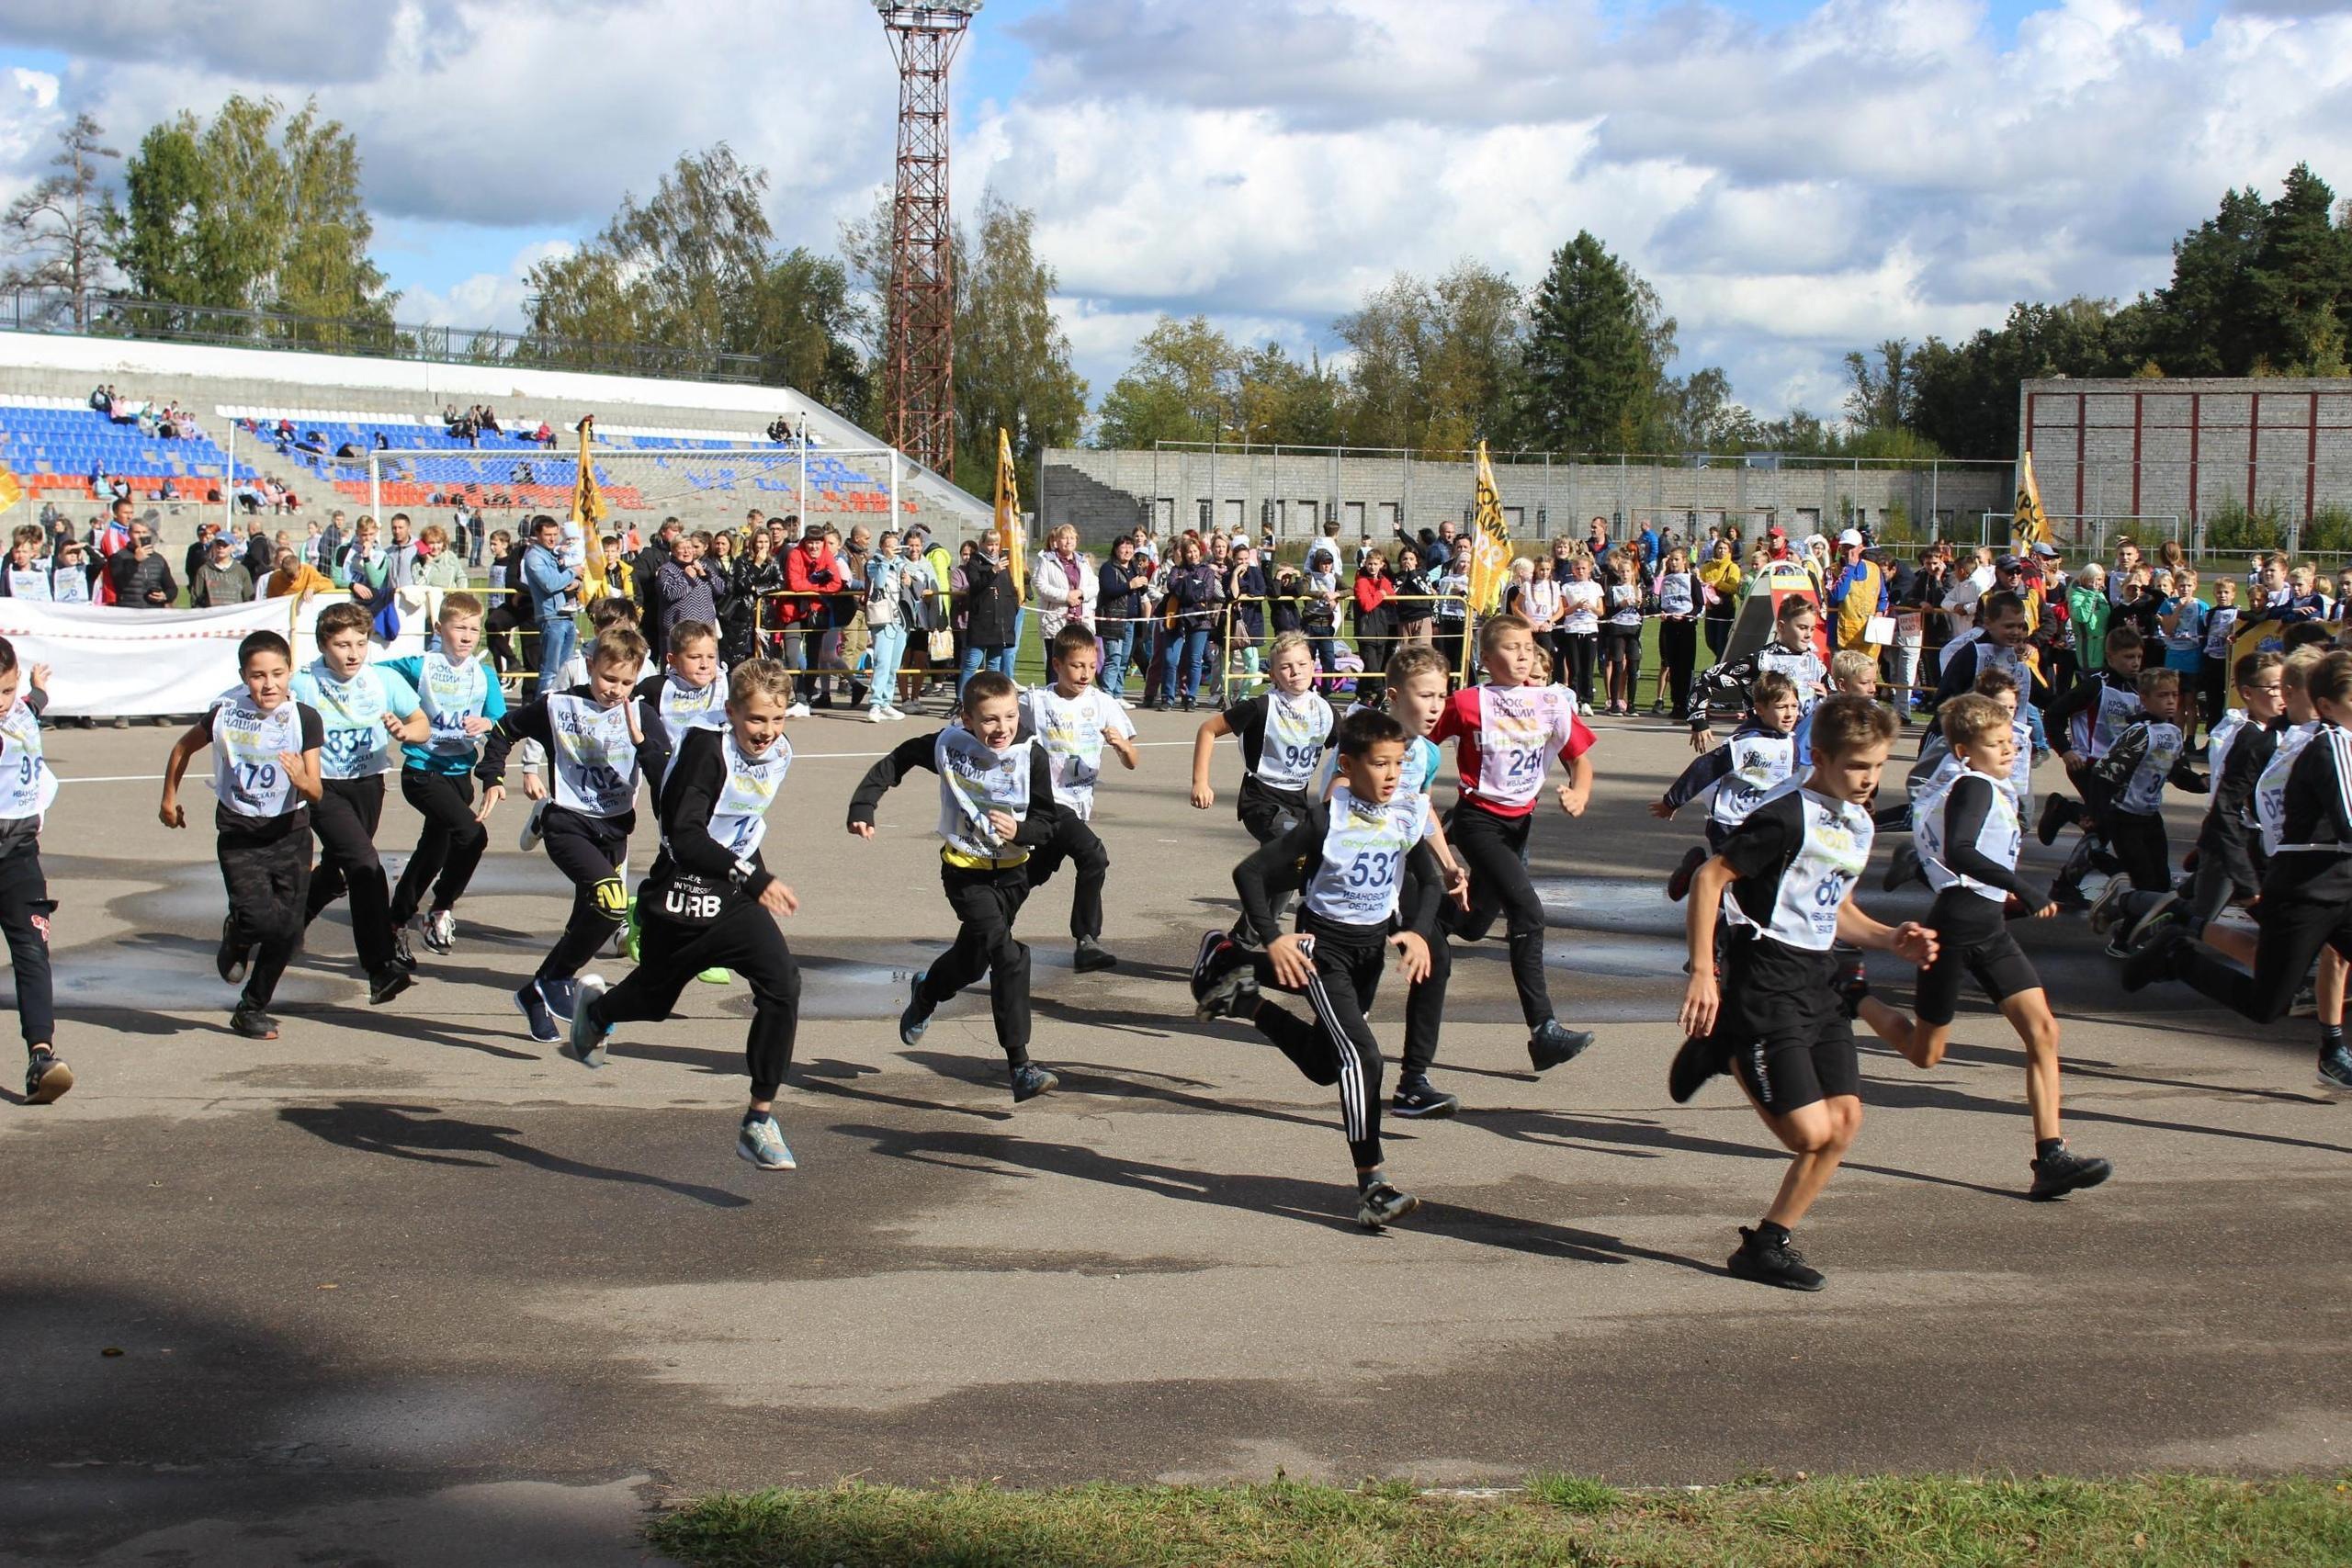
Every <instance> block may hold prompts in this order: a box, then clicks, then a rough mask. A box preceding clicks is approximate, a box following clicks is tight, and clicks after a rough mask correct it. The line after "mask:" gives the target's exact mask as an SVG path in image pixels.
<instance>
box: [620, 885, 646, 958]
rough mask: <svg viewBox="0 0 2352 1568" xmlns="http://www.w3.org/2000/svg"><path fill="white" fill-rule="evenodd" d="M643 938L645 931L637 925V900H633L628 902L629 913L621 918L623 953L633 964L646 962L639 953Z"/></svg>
mask: <svg viewBox="0 0 2352 1568" xmlns="http://www.w3.org/2000/svg"><path fill="white" fill-rule="evenodd" d="M643 937H644V931H643V930H642V928H640V927H639V925H638V923H637V900H636V899H634V898H631V899H630V900H629V901H628V913H627V914H625V915H623V916H622V917H621V951H622V952H623V953H626V954H627V955H628V961H629V962H630V963H631V964H642V963H644V962H645V959H644V956H643V955H642V954H641V953H639V946H640V945H641V942H642V940H643Z"/></svg>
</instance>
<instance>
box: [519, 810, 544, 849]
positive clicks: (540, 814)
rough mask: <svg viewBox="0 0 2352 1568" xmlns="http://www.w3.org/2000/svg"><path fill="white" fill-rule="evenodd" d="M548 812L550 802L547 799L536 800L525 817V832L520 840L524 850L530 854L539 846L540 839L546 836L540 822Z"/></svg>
mask: <svg viewBox="0 0 2352 1568" xmlns="http://www.w3.org/2000/svg"><path fill="white" fill-rule="evenodd" d="M547 814H548V803H547V802H546V801H544V800H535V801H533V802H531V810H530V814H529V815H528V816H526V817H525V818H523V833H522V838H521V840H520V841H521V843H522V846H523V852H524V853H525V854H529V853H530V852H532V851H533V850H536V849H537V848H538V847H539V840H540V839H541V838H542V837H544V836H545V835H543V834H542V833H541V832H540V831H539V824H540V821H541V819H542V818H545V817H546V816H547Z"/></svg>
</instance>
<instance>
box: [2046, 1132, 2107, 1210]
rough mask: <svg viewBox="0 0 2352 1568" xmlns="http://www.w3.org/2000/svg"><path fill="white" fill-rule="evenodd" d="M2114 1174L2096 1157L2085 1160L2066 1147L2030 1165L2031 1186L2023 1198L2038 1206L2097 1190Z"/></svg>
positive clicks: (2053, 1151) (2085, 1158)
mask: <svg viewBox="0 0 2352 1568" xmlns="http://www.w3.org/2000/svg"><path fill="white" fill-rule="evenodd" d="M2114 1174H2115V1167H2114V1166H2113V1165H2111V1164H2109V1162H2108V1161H2106V1160H2103V1159H2099V1158H2097V1157H2096V1156H2091V1157H2086V1156H2082V1155H2078V1154H2076V1153H2075V1151H2074V1150H2072V1149H2070V1148H2068V1147H2067V1146H2066V1145H2064V1144H2060V1145H2058V1146H2057V1147H2056V1148H2054V1149H2052V1150H2051V1151H2050V1152H2049V1153H2048V1154H2046V1155H2043V1156H2041V1158H2040V1159H2037V1160H2035V1161H2034V1162H2033V1186H2032V1187H2031V1188H2030V1189H2028V1190H2027V1192H2026V1196H2027V1197H2028V1198H2030V1199H2031V1200H2032V1201H2035V1202H2037V1203H2047V1202H2050V1201H2052V1200H2053V1199H2057V1198H2064V1196H2065V1195H2066V1194H2067V1193H2069V1192H2074V1191H2078V1190H2081V1189H2083V1188H2086V1187H2097V1186H2098V1184H2099V1183H2100V1182H2102V1181H2105V1180H2106V1179H2108V1178H2109V1177H2110V1176H2112V1175H2114Z"/></svg>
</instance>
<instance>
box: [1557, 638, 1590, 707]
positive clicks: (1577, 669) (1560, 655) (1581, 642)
mask: <svg viewBox="0 0 2352 1568" xmlns="http://www.w3.org/2000/svg"><path fill="white" fill-rule="evenodd" d="M1599 657H1600V633H1599V632H1554V633H1553V634H1552V682H1553V684H1555V685H1560V686H1566V687H1568V688H1569V689H1571V690H1572V691H1574V692H1575V693H1576V694H1577V705H1578V706H1580V707H1583V708H1585V709H1586V710H1588V711H1589V710H1590V709H1591V707H1592V666H1593V661H1594V660H1596V659H1597V658H1599Z"/></svg>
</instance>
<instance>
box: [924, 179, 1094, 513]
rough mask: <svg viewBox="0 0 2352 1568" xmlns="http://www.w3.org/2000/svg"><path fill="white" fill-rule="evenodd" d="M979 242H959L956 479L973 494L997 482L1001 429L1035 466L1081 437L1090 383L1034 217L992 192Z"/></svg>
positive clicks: (982, 213)
mask: <svg viewBox="0 0 2352 1568" xmlns="http://www.w3.org/2000/svg"><path fill="white" fill-rule="evenodd" d="M977 216H978V235H979V241H978V244H977V245H975V246H973V247H971V248H970V249H969V250H967V249H966V248H965V247H964V246H963V245H961V244H958V245H956V248H955V251H954V253H953V254H955V255H956V258H957V265H956V476H955V477H956V482H957V483H959V484H961V485H962V486H963V487H964V488H965V489H966V490H968V491H971V492H972V493H973V494H975V495H986V494H989V493H990V491H991V490H992V488H993V486H994V485H995V482H996V433H997V431H998V430H1000V429H1002V430H1004V431H1005V432H1007V433H1008V434H1010V435H1011V436H1012V449H1013V457H1014V460H1015V461H1016V462H1018V463H1019V464H1020V465H1021V466H1022V468H1023V470H1024V471H1033V470H1034V468H1035V464H1036V462H1037V460H1038V459H1039V457H1042V456H1043V455H1044V452H1045V449H1046V447H1048V446H1069V445H1070V444H1071V443H1072V442H1074V441H1076V440H1077V439H1078V434H1079V431H1080V428H1081V427H1082V426H1083V425H1084V423H1085V422H1086V381H1085V378H1083V377H1081V376H1080V375H1079V374H1078V372H1077V371H1076V370H1075V369H1073V368H1072V367H1071V366H1070V347H1069V334H1068V333H1064V332H1063V331H1062V327H1061V322H1060V321H1059V320H1058V319H1057V318H1056V316H1055V314H1054V289H1055V288H1056V286H1057V282H1058V280H1057V277H1056V276H1055V273H1054V269H1053V268H1052V267H1051V266H1049V265H1046V263H1045V262H1043V261H1041V260H1040V259H1039V258H1038V256H1037V251H1036V243H1035V240H1036V223H1037V220H1036V214H1035V213H1034V212H1032V211H1030V210H1029V209H1026V208H1019V207H1013V206H1012V205H1010V204H1009V203H1007V202H1005V201H1003V200H1002V199H1001V198H1000V197H998V196H997V195H996V194H995V193H994V192H993V191H991V192H989V193H988V194H987V195H985V196H983V197H981V200H980V209H979V212H978V215H977Z"/></svg>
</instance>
